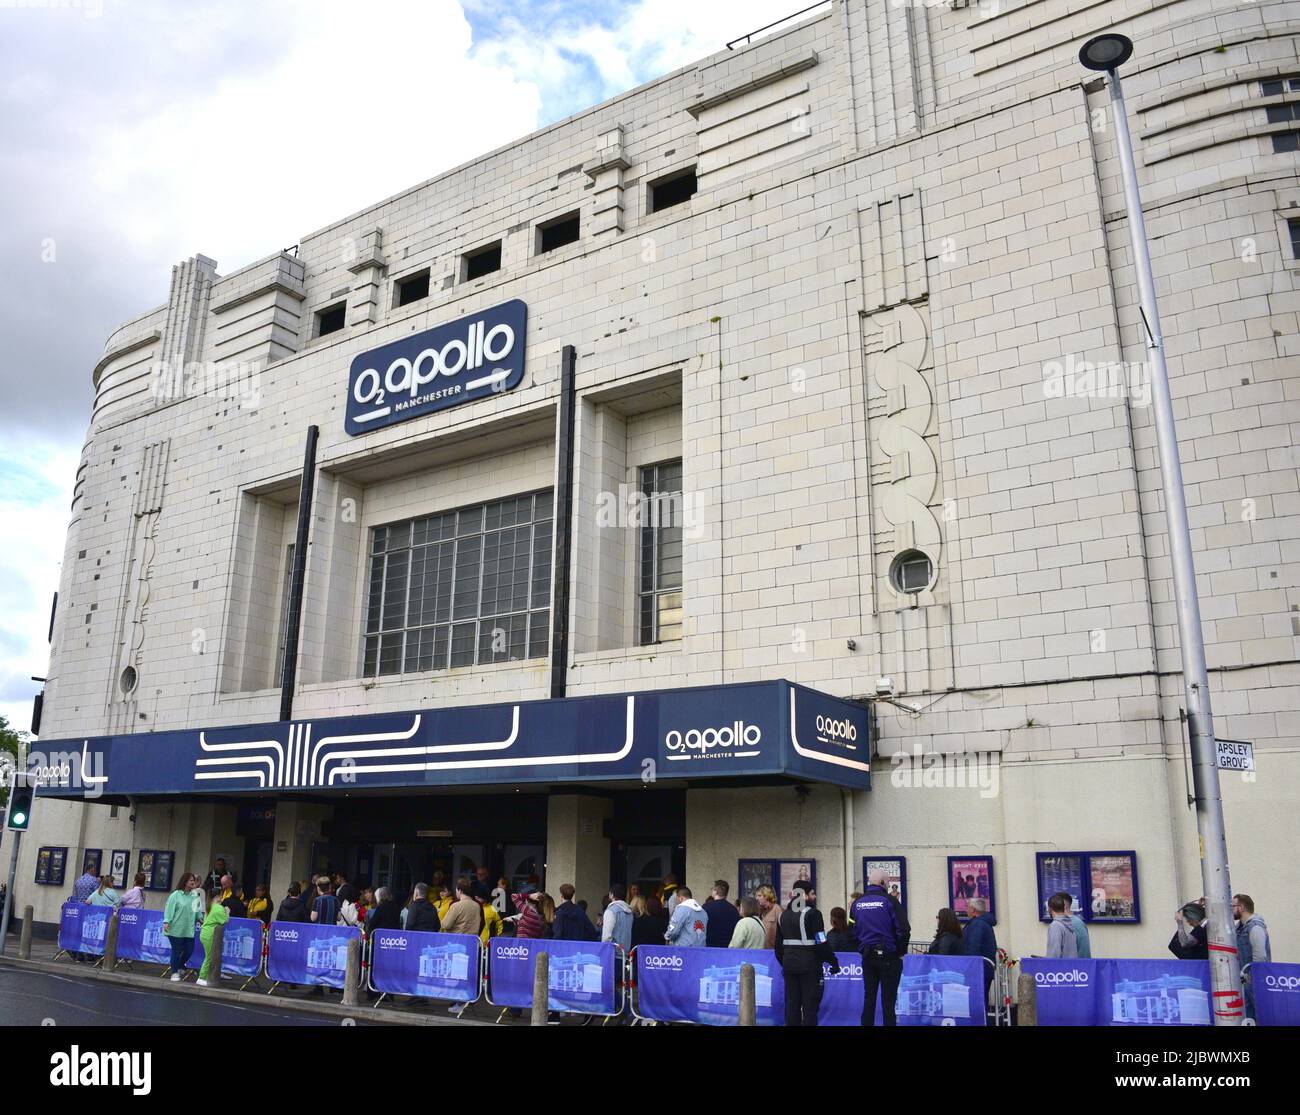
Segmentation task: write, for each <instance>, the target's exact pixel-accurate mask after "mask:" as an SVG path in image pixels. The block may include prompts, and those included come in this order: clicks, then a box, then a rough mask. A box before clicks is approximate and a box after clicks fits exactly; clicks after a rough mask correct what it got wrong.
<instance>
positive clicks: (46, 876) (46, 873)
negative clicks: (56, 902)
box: [32, 848, 54, 886]
mask: <svg viewBox="0 0 1300 1115" xmlns="http://www.w3.org/2000/svg"><path fill="white" fill-rule="evenodd" d="M53 851H54V849H53V848H41V849H39V850H38V851H37V853H36V877H35V878H34V879H33V880H32V881H33V882H35V883H40V885H41V886H47V885H48V884H49V881H50V853H51V852H53Z"/></svg>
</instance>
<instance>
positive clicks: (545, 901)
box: [537, 891, 555, 937]
mask: <svg viewBox="0 0 1300 1115" xmlns="http://www.w3.org/2000/svg"><path fill="white" fill-rule="evenodd" d="M537 912H538V913H539V914H541V915H542V936H543V937H554V936H555V899H554V898H552V897H551V896H550V895H549V894H547V893H546V892H545V891H543V892H542V893H541V894H539V895H538V896H537Z"/></svg>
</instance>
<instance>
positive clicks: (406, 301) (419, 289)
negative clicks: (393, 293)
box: [397, 270, 429, 307]
mask: <svg viewBox="0 0 1300 1115" xmlns="http://www.w3.org/2000/svg"><path fill="white" fill-rule="evenodd" d="M428 297H429V272H428V270H424V271H421V272H420V273H419V274H417V275H408V276H407V277H406V278H405V279H398V280H397V305H398V306H399V307H400V306H409V305H410V304H411V303H412V302H418V301H419V300H420V299H421V298H428Z"/></svg>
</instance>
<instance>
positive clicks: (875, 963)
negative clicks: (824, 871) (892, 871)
mask: <svg viewBox="0 0 1300 1115" xmlns="http://www.w3.org/2000/svg"><path fill="white" fill-rule="evenodd" d="M888 881H889V876H888V874H887V873H886V872H884V871H881V870H876V871H873V872H872V873H871V875H870V878H869V885H868V886H867V889H866V890H864V891H863V892H862V894H861V896H860V897H859V898H858V899H857V901H856V902H854V903H853V908H852V909H851V910H850V911H849V917H851V918H852V919H853V931H854V933H856V934H857V938H858V950H859V951H860V952H861V953H862V990H863V996H862V1025H864V1026H874V1025H875V1022H876V990H877V988H879V990H880V1015H881V1020H882V1021H883V1022H884V1024H885V1025H886V1026H896V1025H898V1016H897V1014H896V1013H895V1006H896V1004H897V1002H898V983H899V980H900V979H901V978H902V975H903V957H904V956H906V955H907V945H908V942H909V941H911V939H912V927H911V925H909V924H908V921H907V915H906V914H905V913H903V907H902V906H901V905H900V904H899V901H898V899H897V898H895V897H894V896H893V895H892V894H890V893H889V892H888V891H887V890H885V884H886V883H887V882H888Z"/></svg>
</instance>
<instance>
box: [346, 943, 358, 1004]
mask: <svg viewBox="0 0 1300 1115" xmlns="http://www.w3.org/2000/svg"><path fill="white" fill-rule="evenodd" d="M360 996H361V940H360V938H357V937H353V938H352V940H350V941H349V942H348V963H347V968H345V969H344V972H343V1005H344V1006H345V1007H355V1006H356V1005H357V1003H358V1002H359V1001H360Z"/></svg>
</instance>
